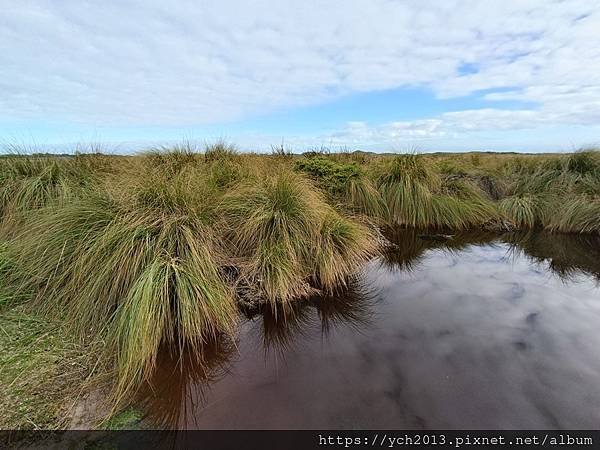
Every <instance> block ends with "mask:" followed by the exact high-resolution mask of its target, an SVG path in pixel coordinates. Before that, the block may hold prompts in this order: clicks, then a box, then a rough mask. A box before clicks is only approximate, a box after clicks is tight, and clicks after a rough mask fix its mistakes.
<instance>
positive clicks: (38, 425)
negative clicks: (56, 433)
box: [0, 308, 93, 430]
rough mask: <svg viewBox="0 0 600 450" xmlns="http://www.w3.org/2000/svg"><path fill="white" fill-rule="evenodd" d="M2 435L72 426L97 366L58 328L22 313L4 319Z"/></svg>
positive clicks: (0, 344)
mask: <svg viewBox="0 0 600 450" xmlns="http://www.w3.org/2000/svg"><path fill="white" fill-rule="evenodd" d="M0 348H1V349H2V351H1V352H0V409H1V410H2V414H0V430H7V429H8V430H10V429H24V430H28V429H33V430H37V429H59V428H63V427H65V426H67V425H68V417H69V407H71V406H73V404H74V403H75V402H76V401H77V398H78V397H79V395H80V394H81V389H82V386H83V385H84V383H85V381H86V378H87V377H88V376H89V373H90V368H91V367H93V364H92V363H91V361H90V356H91V355H92V354H93V352H92V351H91V350H90V349H89V348H85V347H82V346H80V345H79V344H78V343H77V342H76V341H75V340H73V339H72V338H70V336H69V334H68V333H67V332H66V331H65V330H64V329H63V328H61V327H59V326H58V325H57V323H56V322H49V321H48V320H46V319H45V318H43V317H41V316H38V315H35V314H31V313H28V312H26V311H23V310H22V309H20V308H12V309H10V310H4V311H3V312H2V314H0Z"/></svg>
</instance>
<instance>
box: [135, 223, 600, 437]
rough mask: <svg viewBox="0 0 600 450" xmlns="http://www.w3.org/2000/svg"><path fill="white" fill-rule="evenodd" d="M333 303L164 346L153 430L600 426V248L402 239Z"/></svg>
mask: <svg viewBox="0 0 600 450" xmlns="http://www.w3.org/2000/svg"><path fill="white" fill-rule="evenodd" d="M391 238H392V239H394V240H395V241H396V242H397V243H398V245H397V246H396V247H395V248H393V249H391V250H390V251H389V252H387V253H386V255H384V257H381V258H378V259H377V260H374V261H371V262H370V263H369V264H367V266H366V267H365V268H364V271H363V274H362V275H361V277H360V280H359V281H358V282H357V283H355V285H353V286H352V288H351V289H349V290H348V291H347V292H345V293H343V294H340V295H339V296H337V297H329V298H321V299H318V298H315V299H311V300H310V301H309V302H304V303H302V304H299V305H298V306H297V307H296V308H294V310H293V311H288V312H284V311H278V312H277V314H276V315H275V314H273V313H272V312H269V311H265V312H263V313H260V312H255V313H253V315H252V314H249V317H248V318H247V319H246V320H245V321H244V322H243V324H242V326H241V329H240V333H239V337H238V339H237V341H236V342H235V343H232V342H225V341H223V342H214V343H212V344H210V345H207V346H206V349H205V352H204V360H203V361H197V360H193V359H192V358H184V360H183V363H182V364H177V362H176V361H173V360H171V359H170V357H169V356H168V355H167V354H166V353H165V354H164V355H163V358H162V360H161V362H160V364H159V369H158V370H157V373H156V377H155V378H154V380H153V382H152V386H151V389H150V388H149V389H147V390H146V391H145V392H144V393H143V394H142V396H141V398H140V404H141V405H142V406H143V408H145V410H146V412H147V415H148V416H147V421H148V422H149V423H150V424H151V425H152V426H155V427H158V428H163V427H166V428H180V429H181V428H200V429H254V428H258V429H288V428H292V429H327V428H329V429H336V428H340V429H353V428H367V429H377V428H388V429H389V428H397V429H460V428H468V429H477V428H482V429H485V428H487V429H490V428H492V429H494V428H504V429H540V428H549V429H554V428H577V429H591V428H593V429H597V428H599V427H600V287H599V282H598V280H600V241H599V240H597V239H592V238H576V237H566V236H547V235H542V234H537V235H528V236H514V235H507V236H504V237H502V238H498V237H494V236H489V235H487V236H486V235H478V236H476V235H466V236H457V237H455V238H454V239H453V240H452V241H448V242H437V241H430V240H422V239H419V238H418V237H417V236H416V235H415V234H413V233H407V232H403V233H399V234H397V235H396V236H391Z"/></svg>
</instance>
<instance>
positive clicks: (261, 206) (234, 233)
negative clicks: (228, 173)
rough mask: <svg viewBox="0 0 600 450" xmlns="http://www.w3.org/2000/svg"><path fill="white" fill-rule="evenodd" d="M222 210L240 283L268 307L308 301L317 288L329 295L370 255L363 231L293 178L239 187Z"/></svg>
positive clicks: (370, 246) (370, 244)
mask: <svg viewBox="0 0 600 450" xmlns="http://www.w3.org/2000/svg"><path fill="white" fill-rule="evenodd" d="M223 208H224V215H225V217H226V220H227V224H228V227H229V229H228V240H229V243H230V248H231V252H232V253H233V257H234V258H235V259H237V261H238V264H239V267H240V271H241V274H242V275H241V277H242V279H244V280H246V281H245V282H246V283H248V284H250V285H255V286H257V287H258V290H259V293H260V295H261V296H262V297H263V298H264V299H265V300H266V301H268V302H270V303H272V304H275V303H277V302H284V303H286V302H289V301H291V300H292V299H294V298H297V297H303V296H306V295H309V294H310V293H311V292H313V290H314V287H315V286H319V287H323V288H325V289H333V288H334V285H335V284H337V283H343V280H344V278H345V277H347V276H349V275H350V274H351V272H352V271H353V270H354V269H356V267H357V266H358V265H359V264H360V263H361V262H362V261H364V260H365V258H367V257H368V255H369V254H370V253H371V252H372V251H373V249H374V240H373V239H372V235H371V233H370V232H369V231H368V229H367V228H365V227H364V226H362V225H360V224H359V223H358V222H355V221H353V220H351V219H348V218H345V217H342V216H341V215H340V214H339V213H337V212H336V211H335V210H334V209H333V208H332V207H330V206H329V205H328V204H327V203H326V202H325V199H324V198H323V196H322V194H321V193H320V192H319V191H318V190H316V189H314V188H313V187H312V186H311V185H310V184H309V183H308V182H307V181H306V180H305V179H303V178H301V177H299V176H298V175H295V174H293V173H286V172H283V173H280V174H277V175H273V176H270V177H267V178H265V179H262V180H258V181H257V182H256V183H250V184H247V185H246V186H241V187H240V188H239V189H236V190H235V191H233V192H231V193H230V194H228V195H227V196H226V197H225V199H224V201H223ZM235 259H234V260H235Z"/></svg>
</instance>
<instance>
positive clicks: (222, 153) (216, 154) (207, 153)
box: [204, 140, 238, 162]
mask: <svg viewBox="0 0 600 450" xmlns="http://www.w3.org/2000/svg"><path fill="white" fill-rule="evenodd" d="M237 155H238V151H237V149H236V148H235V146H234V145H232V144H228V143H227V142H225V141H222V140H219V141H217V142H215V143H214V144H208V145H207V146H206V149H205V150H204V159H205V160H206V162H212V161H219V160H224V159H228V158H233V157H235V156H237Z"/></svg>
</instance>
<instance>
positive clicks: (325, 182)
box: [294, 154, 383, 216]
mask: <svg viewBox="0 0 600 450" xmlns="http://www.w3.org/2000/svg"><path fill="white" fill-rule="evenodd" d="M294 169H295V170H296V171H299V172H304V173H306V174H308V175H309V176H310V177H311V178H312V179H313V180H315V181H316V182H317V183H318V184H319V187H321V188H322V189H324V190H325V191H326V192H328V193H329V194H330V195H332V196H333V197H334V198H335V199H337V200H339V201H341V202H343V203H345V204H347V205H348V206H350V207H352V208H354V209H355V210H357V211H358V212H361V213H364V214H367V215H369V216H377V215H379V214H380V213H381V210H382V206H383V205H382V201H381V196H380V195H379V192H378V191H377V190H376V189H375V187H374V186H373V183H372V182H371V180H370V179H369V178H367V176H366V174H365V173H364V171H363V170H362V168H361V167H359V166H358V164H357V163H355V162H340V161H336V160H334V159H331V158H330V157H329V156H328V155H322V154H317V155H312V156H309V157H304V158H302V159H299V160H297V161H296V163H295V164H294Z"/></svg>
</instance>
